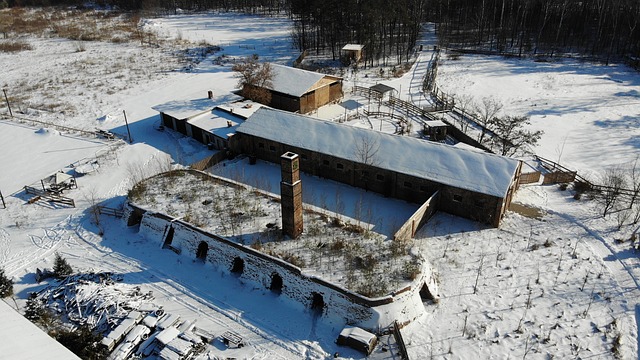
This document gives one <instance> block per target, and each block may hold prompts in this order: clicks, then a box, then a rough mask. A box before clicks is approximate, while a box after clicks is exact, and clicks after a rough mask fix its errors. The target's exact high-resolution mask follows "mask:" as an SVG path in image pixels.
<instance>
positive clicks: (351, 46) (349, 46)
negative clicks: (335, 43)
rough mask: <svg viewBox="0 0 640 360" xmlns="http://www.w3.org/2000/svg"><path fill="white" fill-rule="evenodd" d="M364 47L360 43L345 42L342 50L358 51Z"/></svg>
mask: <svg viewBox="0 0 640 360" xmlns="http://www.w3.org/2000/svg"><path fill="white" fill-rule="evenodd" d="M363 48H364V45H360V44H347V45H345V46H343V47H342V50H345V51H360V50H362V49H363Z"/></svg>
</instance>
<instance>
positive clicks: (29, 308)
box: [24, 292, 46, 323]
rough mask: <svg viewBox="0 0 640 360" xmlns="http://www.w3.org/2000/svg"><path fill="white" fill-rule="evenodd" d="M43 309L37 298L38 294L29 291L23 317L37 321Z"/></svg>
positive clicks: (41, 316)
mask: <svg viewBox="0 0 640 360" xmlns="http://www.w3.org/2000/svg"><path fill="white" fill-rule="evenodd" d="M45 311H46V310H45V308H44V306H43V304H42V301H41V300H40V299H38V294H36V293H33V292H32V293H30V294H29V298H28V299H27V305H26V307H25V311H24V317H26V318H27V319H29V320H31V322H33V323H38V322H39V321H40V320H41V319H42V318H43V317H44V313H45Z"/></svg>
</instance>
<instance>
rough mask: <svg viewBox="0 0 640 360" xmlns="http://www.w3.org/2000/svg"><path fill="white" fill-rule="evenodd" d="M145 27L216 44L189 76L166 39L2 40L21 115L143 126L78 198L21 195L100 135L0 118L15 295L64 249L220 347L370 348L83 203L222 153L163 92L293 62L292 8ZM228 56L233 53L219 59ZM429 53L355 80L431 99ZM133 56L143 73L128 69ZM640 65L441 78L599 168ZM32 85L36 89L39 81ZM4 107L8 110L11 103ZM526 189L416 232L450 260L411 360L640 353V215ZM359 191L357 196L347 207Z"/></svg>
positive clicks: (3, 216)
mask: <svg viewBox="0 0 640 360" xmlns="http://www.w3.org/2000/svg"><path fill="white" fill-rule="evenodd" d="M146 24H147V25H146V26H145V28H146V29H147V30H149V29H155V31H157V33H158V34H159V36H160V37H163V36H174V37H181V38H183V39H188V40H193V41H195V42H199V41H202V40H206V41H207V42H208V43H210V44H218V45H220V46H222V50H221V51H220V52H219V53H216V54H213V55H212V56H211V57H210V58H207V59H205V60H204V61H202V62H200V63H199V64H193V65H192V67H191V71H188V72H187V71H168V70H171V69H179V68H183V67H184V65H185V64H184V63H183V62H180V61H178V60H177V59H176V58H174V52H173V51H171V49H168V48H167V47H163V46H160V47H151V46H146V45H145V47H141V46H140V45H138V44H136V43H100V42H86V43H85V44H86V51H82V52H77V51H75V50H74V49H75V48H76V47H77V43H76V42H73V41H68V40H61V39H55V38H46V39H45V38H29V39H28V41H29V43H30V44H31V45H32V46H33V47H34V49H33V50H30V51H25V52H20V53H15V54H0V66H1V67H2V68H3V78H2V85H3V86H4V87H6V88H7V89H8V92H9V95H10V96H12V95H15V94H13V93H12V91H13V89H24V90H22V91H21V94H20V95H21V96H22V100H21V103H22V104H24V105H23V108H24V109H25V112H26V114H25V115H24V116H27V117H36V118H37V119H39V120H41V121H49V122H54V123H57V124H64V125H67V126H72V127H77V128H83V129H90V130H93V129H94V128H96V127H99V128H103V129H110V130H113V131H115V132H116V133H118V134H121V135H126V133H127V130H126V128H125V126H124V116H123V112H122V111H123V110H125V111H126V114H127V119H128V121H129V123H130V125H131V126H130V127H131V133H132V137H133V140H134V142H133V144H131V145H128V144H127V145H122V146H120V147H118V148H117V150H115V151H113V152H112V153H111V154H109V155H106V156H100V157H99V159H98V163H99V167H98V168H97V170H96V171H94V172H92V173H90V174H87V175H84V176H82V177H80V178H78V185H79V188H78V189H76V190H71V191H69V192H65V195H66V196H69V197H72V198H74V199H75V200H76V206H77V207H76V208H69V207H64V206H49V205H47V204H46V203H35V204H27V203H26V200H27V197H26V196H24V194H21V193H17V194H16V195H12V194H14V193H15V191H16V190H19V188H20V187H21V186H23V185H27V184H30V183H33V182H34V181H37V179H38V178H44V177H46V176H48V175H50V174H52V173H53V172H55V171H58V170H60V169H65V167H66V166H67V165H69V164H72V163H74V162H77V161H80V160H83V159H91V158H94V157H96V156H97V155H96V151H97V150H98V149H100V147H99V146H101V144H100V143H99V142H96V141H95V139H94V140H90V139H87V140H75V139H73V141H79V142H77V143H76V142H69V143H66V142H62V141H61V140H62V139H58V138H60V137H62V138H65V136H64V135H58V134H57V133H56V132H55V131H49V133H48V134H39V133H36V132H37V131H38V130H39V128H25V127H18V126H16V125H14V124H7V123H4V122H0V130H1V131H0V132H1V133H3V134H7V136H4V137H2V142H0V149H1V150H2V154H3V157H2V159H1V160H0V162H1V164H2V169H3V170H2V171H0V191H2V193H3V195H5V200H6V202H7V209H2V208H0V266H2V267H4V268H5V270H6V272H7V274H8V275H9V276H11V277H12V278H13V279H14V280H15V281H16V285H15V289H16V301H17V303H18V305H20V306H22V305H24V301H25V299H26V297H27V295H28V293H29V292H30V291H34V290H38V289H40V288H41V287H42V286H44V285H37V284H36V283H35V279H34V272H35V269H36V268H37V267H40V268H42V267H51V266H52V262H53V254H54V252H56V251H58V252H59V253H60V254H62V255H63V256H64V257H66V258H67V259H68V261H69V262H70V264H71V265H72V266H73V267H74V268H75V269H77V270H84V271H88V270H93V271H111V272H114V273H116V274H119V275H122V277H123V279H124V280H123V281H125V282H126V283H128V284H135V285H139V286H141V287H142V288H143V290H146V291H148V290H151V291H153V292H154V295H155V301H156V302H157V304H159V305H161V306H163V307H164V308H165V310H167V311H168V312H172V313H176V314H179V315H180V316H181V317H182V318H183V319H185V320H193V321H195V320H197V324H198V327H200V328H203V329H207V330H208V331H210V332H212V333H214V334H219V333H221V332H223V331H226V330H233V331H235V332H237V333H239V334H241V335H242V336H243V337H244V338H245V339H247V343H248V344H249V346H247V347H245V348H243V349H242V350H237V349H230V350H225V348H224V347H222V346H220V347H212V348H210V349H208V354H209V355H211V356H224V357H237V358H251V357H254V358H255V357H257V358H265V359H266V358H269V359H272V358H276V359H278V358H280V359H293V358H310V359H319V358H325V357H327V356H329V355H330V354H333V353H334V352H340V354H341V355H342V356H343V357H354V358H358V357H362V356H361V355H360V354H359V353H357V352H355V351H352V350H348V349H345V348H342V347H338V346H337V345H336V344H335V343H334V340H335V338H336V337H337V335H338V334H339V332H340V330H341V329H342V326H343V325H344V324H342V323H340V321H338V320H337V319H320V320H319V321H318V319H317V318H315V317H314V314H313V313H312V312H310V311H308V310H306V309H304V307H303V306H302V305H301V304H298V303H293V302H290V301H286V300H283V299H281V298H278V297H276V296H274V295H272V294H270V292H269V291H268V290H267V289H258V288H253V287H251V286H245V285H243V284H242V283H241V282H239V281H237V279H235V278H230V277H228V276H224V275H223V274H222V272H220V271H218V270H216V269H215V268H213V267H211V266H209V265H203V264H201V263H199V262H193V261H191V259H190V258H188V257H185V256H177V255H175V254H173V253H172V252H170V251H167V250H162V249H160V248H159V247H158V246H157V245H156V244H153V243H150V242H149V241H147V240H146V239H145V237H144V236H143V235H142V234H138V233H137V232H136V231H135V229H130V228H127V227H126V226H124V225H123V224H122V223H121V222H120V221H119V220H114V219H111V218H107V217H102V218H101V221H100V224H99V225H98V224H95V223H93V221H92V217H91V215H90V214H89V211H87V209H88V207H89V206H90V205H92V204H93V203H96V202H98V203H102V204H103V205H107V206H112V207H116V206H118V205H120V204H122V202H123V200H124V197H125V195H126V193H127V191H128V189H129V188H130V187H131V186H132V185H133V183H134V182H135V181H136V180H139V179H141V178H142V177H144V176H147V175H150V174H153V173H155V172H158V171H160V170H162V169H166V167H167V166H168V164H169V163H171V162H174V163H180V164H190V163H193V162H194V161H196V160H199V159H201V158H204V157H205V156H206V155H208V154H210V151H207V150H206V149H205V148H204V147H203V146H202V145H200V144H199V143H197V142H195V141H193V140H191V139H188V138H185V137H182V136H181V135H179V134H176V133H174V132H171V131H164V132H159V131H157V130H155V129H154V126H153V125H154V124H157V123H158V121H159V117H158V116H157V113H156V112H155V111H153V110H152V109H151V106H153V105H156V104H160V103H163V102H166V101H169V100H172V99H174V98H175V97H178V95H180V94H191V93H194V92H199V91H201V92H202V93H203V96H204V93H205V92H206V90H208V89H210V88H212V87H213V88H221V89H227V90H232V89H233V88H234V87H235V85H236V79H235V78H234V76H233V74H232V72H231V70H230V68H231V66H230V63H226V62H225V61H226V60H224V59H229V58H231V59H232V58H234V57H239V56H245V55H247V54H251V53H254V52H255V53H258V54H260V56H261V57H263V58H265V59H272V60H274V61H277V62H280V63H290V62H291V61H292V60H293V59H295V58H296V57H297V55H298V54H297V52H296V51H295V50H293V49H292V48H291V46H290V43H289V42H288V39H289V35H288V34H289V27H288V26H289V22H288V21H287V20H286V19H269V18H261V17H257V16H247V15H239V14H203V15H179V16H172V17H167V18H162V19H152V20H148V21H146ZM432 37H433V33H427V34H426V40H425V42H424V44H426V45H429V44H432V43H433V42H432V40H431V39H432ZM194 46H195V45H194ZM426 49H430V46H426ZM223 54H224V55H225V57H224V58H222V60H223V61H222V62H220V61H217V60H216V59H217V58H218V57H220V56H222V55H223ZM429 58H430V52H429V51H426V50H425V52H423V53H422V54H420V57H419V61H418V62H417V64H418V66H417V67H414V68H412V69H411V70H409V71H408V72H407V73H406V74H405V75H404V76H403V77H402V78H400V79H397V80H393V79H387V78H386V77H380V76H379V75H378V74H379V69H366V70H365V69H361V70H360V71H359V72H358V74H357V78H355V79H354V77H353V76H354V75H353V74H352V73H347V74H346V79H345V84H346V85H348V84H353V83H356V82H357V83H358V84H375V83H376V82H385V83H387V84H390V85H391V86H394V87H396V89H398V91H399V96H400V97H401V98H402V99H412V100H413V101H414V102H416V103H421V105H426V100H425V99H424V97H422V96H421V94H420V93H419V84H420V82H421V77H422V75H423V74H424V72H425V70H426V66H427V63H428V59H429ZM218 60H220V59H218ZM55 64H58V65H55ZM91 64H93V65H91ZM118 64H120V65H118ZM220 64H222V65H220ZM129 66H131V69H138V70H135V71H133V70H132V71H128V70H126V69H129ZM108 69H116V70H117V73H115V74H113V75H111V73H109V71H108ZM27 73H28V74H29V76H26V75H25V74H27ZM71 75H72V76H71ZM365 75H366V77H365ZM638 79H640V76H639V75H638V74H637V73H635V72H633V71H632V70H630V69H627V68H626V67H624V66H602V65H593V64H588V63H579V62H574V61H573V60H564V61H562V62H557V63H556V62H550V63H537V62H533V61H531V60H514V59H508V60H505V59H501V58H497V57H482V56H462V57H461V59H460V60H456V61H449V60H446V59H445V62H444V63H443V64H442V66H441V68H440V73H439V77H438V84H439V86H440V87H442V88H443V89H445V91H448V92H450V93H455V94H468V95H470V96H473V97H474V98H476V99H480V98H482V97H483V96H492V97H494V98H496V99H498V100H501V101H502V102H503V103H504V104H505V108H504V111H505V113H507V114H511V113H512V112H513V113H518V114H529V115H531V116H532V120H533V126H534V127H535V128H540V129H544V130H545V136H544V137H543V139H542V141H541V142H540V144H539V146H538V148H537V149H536V151H537V152H538V153H539V154H540V155H542V156H545V157H549V158H551V159H552V160H557V159H560V160H561V163H563V164H565V165H567V166H568V167H571V168H575V169H577V170H579V171H581V172H591V173H598V172H599V171H601V166H602V165H614V164H622V163H628V162H630V161H633V160H634V159H635V158H636V156H637V154H638V153H639V151H638V147H639V146H640V144H639V143H638V138H639V136H640V135H639V133H638V131H639V130H638V128H639V127H638V123H637V120H636V117H637V115H638V113H639V112H640V102H639V101H638V99H637V92H638V91H640V89H638V87H639V85H638ZM25 82H27V83H25ZM47 84H48V85H47ZM45 85H47V86H54V85H55V89H54V90H55V91H44V90H45V89H44V87H45ZM33 89H36V90H37V91H34V92H33V94H31V92H29V90H33ZM346 95H347V96H349V92H348V91H347V92H346ZM419 99H421V100H419ZM56 102H58V103H60V104H65V105H64V106H63V107H60V108H56V107H53V106H49V107H48V108H49V109H53V110H52V111H49V110H47V111H42V110H40V111H36V110H29V109H26V107H28V106H30V105H29V104H31V106H32V107H40V106H36V105H38V104H40V103H44V104H49V103H56ZM365 105H366V104H365ZM533 105H535V106H533ZM61 111H65V114H61V113H60V112H61ZM0 112H2V113H3V114H6V113H8V112H7V111H6V109H5V108H4V107H3V108H0ZM329 114H330V115H332V116H337V115H340V114H341V113H340V112H335V111H334V112H331V111H330V112H329ZM376 125H378V126H379V125H380V124H376ZM383 125H384V124H383ZM362 126H367V125H366V124H363V125H362ZM386 128H389V129H391V127H385V129H386ZM24 132H26V133H24ZM23 133H24V134H23ZM9 134H12V135H9ZM58 141H60V144H61V145H60V147H57V146H58V145H57V144H58ZM65 141H71V138H69V139H67V138H65ZM45 155H46V156H52V157H51V158H49V157H45ZM168 156H170V159H169V157H168ZM276 173H277V172H276ZM236 175H237V173H236ZM267 177H272V176H271V175H269V176H267ZM325 186H326V190H318V191H317V192H316V194H315V196H316V198H317V199H320V198H321V194H322V193H329V194H332V195H331V196H327V199H331V198H332V197H335V184H334V183H327V182H325ZM271 188H272V189H275V188H277V187H276V186H271ZM340 191H341V192H342V194H343V196H342V198H343V199H349V198H350V196H353V198H354V199H357V198H358V195H354V194H357V192H356V191H355V190H353V189H342V190H340ZM516 201H518V202H520V203H523V204H527V205H530V206H535V207H538V208H540V209H542V210H543V211H544V212H545V215H544V217H543V218H542V220H536V219H529V218H525V217H522V216H520V215H518V214H515V213H509V214H508V216H507V219H506V220H505V225H504V226H503V228H502V229H499V230H497V229H485V228H483V227H480V226H479V225H478V224H475V223H472V222H468V221H465V220H462V219H459V218H455V217H451V216H447V215H443V214H439V215H437V216H436V217H435V218H434V219H433V220H432V221H431V222H430V223H428V224H427V225H426V227H425V228H424V229H423V231H422V232H421V233H420V234H419V236H418V239H417V240H416V246H417V247H418V249H419V250H420V251H421V252H422V253H423V254H424V255H425V256H426V257H428V258H429V259H430V260H431V262H432V264H433V266H434V267H436V268H437V269H439V274H440V289H441V299H440V301H439V303H438V304H425V311H426V315H425V316H424V317H422V318H421V319H419V320H418V321H416V322H414V323H412V324H410V325H409V326H408V327H407V328H405V329H403V335H404V336H405V342H406V343H407V346H408V348H409V351H410V355H411V357H412V358H416V359H420V358H427V357H430V356H433V357H437V358H478V357H481V358H491V357H493V358H507V357H510V356H513V357H531V358H542V357H544V356H545V355H546V354H551V355H554V356H557V357H560V358H565V357H577V356H579V357H583V358H586V357H593V358H611V357H614V352H613V351H612V348H613V347H614V345H615V346H616V347H617V348H618V349H619V351H620V355H619V357H620V358H624V359H631V358H637V349H638V339H637V323H636V322H637V320H636V319H637V316H636V314H635V313H636V311H637V310H636V308H637V307H638V301H637V299H638V298H639V295H640V294H638V279H639V276H640V274H638V269H640V266H638V265H639V264H638V256H637V253H635V252H632V251H631V250H630V245H629V243H628V242H624V243H617V242H616V241H615V240H616V239H620V240H624V239H628V238H629V234H630V233H631V232H632V231H633V230H634V228H633V227H631V226H624V227H623V228H622V229H621V231H617V230H616V229H615V228H616V227H615V219H613V218H607V219H602V218H601V217H600V216H598V211H596V209H595V204H594V202H593V201H590V200H588V199H586V197H584V198H583V200H579V201H578V200H574V199H573V197H572V194H571V193H570V191H564V192H563V191H560V190H558V189H557V187H555V186H547V187H542V186H538V185H530V186H525V187H523V188H521V189H520V191H519V192H518V194H517V196H516ZM345 202H347V201H346V200H345ZM350 205H351V206H350ZM352 205H353V202H350V203H349V204H346V206H345V209H347V210H346V211H349V210H348V209H349V208H352ZM403 211H404V210H403ZM376 212H377V213H378V214H381V215H379V217H384V218H385V219H384V221H383V224H390V223H392V221H390V220H389V219H387V218H386V217H387V216H389V211H388V209H380V210H378V209H376ZM345 216H350V215H349V214H346V215H345ZM385 231H386V230H382V231H380V232H383V233H384V232H385ZM101 234H103V235H101ZM547 240H549V242H548V244H547V246H545V243H547ZM534 245H536V247H537V249H535V250H534V249H533V248H534ZM481 264H482V266H480V265H481ZM478 269H480V270H481V271H478ZM538 273H539V275H538ZM476 278H477V279H478V280H477V287H476V289H475V290H476V291H475V293H474V287H475V285H476ZM529 294H531V295H529ZM11 303H12V302H10V304H11ZM465 322H466V326H464V324H465ZM614 323H615V326H614V325H613V324H614ZM618 334H620V337H618V336H617V335H618ZM616 339H619V345H617V342H618V340H616ZM206 354H207V353H205V355H204V356H206ZM205 358H206V357H205Z"/></svg>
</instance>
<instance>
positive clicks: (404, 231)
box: [393, 191, 440, 241]
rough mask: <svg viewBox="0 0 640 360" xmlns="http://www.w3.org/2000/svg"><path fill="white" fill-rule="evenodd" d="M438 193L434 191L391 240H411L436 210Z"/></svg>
mask: <svg viewBox="0 0 640 360" xmlns="http://www.w3.org/2000/svg"><path fill="white" fill-rule="evenodd" d="M439 198H440V193H439V192H438V191H436V192H435V193H434V194H433V195H431V197H429V199H427V201H425V202H424V204H422V205H421V206H420V207H419V208H418V210H416V212H415V213H413V215H411V217H410V218H409V220H407V221H406V222H405V223H404V224H403V225H402V226H401V227H400V229H398V231H396V233H395V234H393V240H400V241H406V240H411V239H413V237H414V236H415V235H416V232H417V231H418V230H420V228H421V227H422V226H423V225H424V224H425V223H426V222H427V220H429V219H430V218H431V217H432V216H433V214H435V213H436V211H437V210H438V200H439Z"/></svg>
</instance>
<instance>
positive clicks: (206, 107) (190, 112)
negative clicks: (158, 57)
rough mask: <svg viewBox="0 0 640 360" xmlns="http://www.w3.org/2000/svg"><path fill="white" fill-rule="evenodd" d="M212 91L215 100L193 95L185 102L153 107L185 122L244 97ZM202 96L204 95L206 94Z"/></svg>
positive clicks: (173, 101) (184, 100)
mask: <svg viewBox="0 0 640 360" xmlns="http://www.w3.org/2000/svg"><path fill="white" fill-rule="evenodd" d="M211 91H213V98H211V99H209V98H208V97H205V98H199V97H197V94H193V95H191V96H189V97H187V98H185V99H183V100H172V101H169V102H166V103H164V104H159V105H156V106H153V107H152V109H153V110H156V111H158V112H161V113H165V114H167V115H169V116H171V117H173V118H175V119H179V120H183V119H190V118H192V117H195V116H198V115H200V114H203V113H206V112H208V111H211V110H213V109H214V108H215V107H216V106H218V105H222V104H225V103H231V102H235V101H239V100H242V97H240V96H238V95H236V94H234V93H231V92H229V91H223V90H220V89H214V90H211ZM198 94H200V93H198ZM200 95H204V93H203V94H200Z"/></svg>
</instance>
